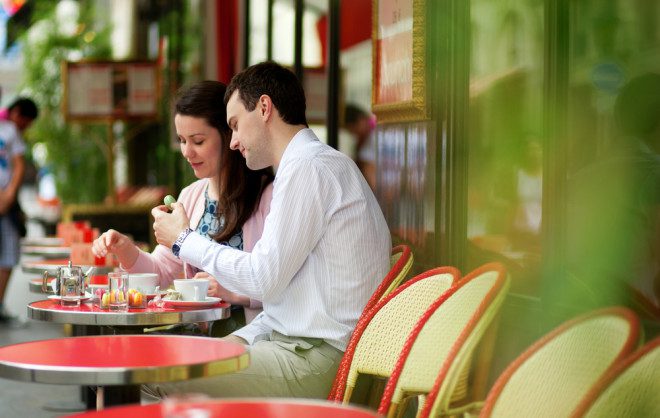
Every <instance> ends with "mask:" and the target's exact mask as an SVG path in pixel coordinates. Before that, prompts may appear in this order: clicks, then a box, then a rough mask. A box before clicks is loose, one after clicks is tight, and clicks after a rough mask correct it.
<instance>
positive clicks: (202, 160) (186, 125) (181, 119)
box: [174, 114, 222, 179]
mask: <svg viewBox="0 0 660 418" xmlns="http://www.w3.org/2000/svg"><path fill="white" fill-rule="evenodd" d="M174 126H175V127H176V134H177V137H178V138H179V146H180V147H181V154H182V155H183V157H184V158H185V159H186V161H188V163H189V164H190V166H191V167H192V169H193V171H194V172H195V177H197V178H198V179H202V178H212V177H215V176H217V175H218V173H219V165H220V153H221V152H222V151H221V147H222V139H221V138H220V132H218V130H217V129H215V128H214V127H212V126H211V125H209V124H208V123H207V122H206V120H204V119H202V118H196V117H193V116H184V115H179V114H177V115H176V116H174Z"/></svg>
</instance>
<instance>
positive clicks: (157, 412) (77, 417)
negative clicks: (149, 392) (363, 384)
mask: <svg viewBox="0 0 660 418" xmlns="http://www.w3.org/2000/svg"><path fill="white" fill-rule="evenodd" d="M173 407H175V408H176V411H177V412H179V411H180V412H181V414H180V415H174V414H173V416H182V417H183V416H190V417H192V416H201V417H205V418H244V417H258V418H291V417H295V418H379V417H382V415H379V414H378V413H376V412H374V411H371V410H368V409H364V408H358V407H355V406H350V405H342V404H338V403H332V402H327V401H312V400H301V399H223V400H212V401H211V400H209V401H205V402H194V403H179V404H177V405H175V406H174V405H173ZM167 408H168V405H167V401H164V402H162V403H160V404H151V405H130V406H122V407H117V408H109V409H105V410H103V411H96V412H94V411H90V412H87V413H82V414H74V415H68V417H69V418H125V417H141V418H161V417H165V416H167V415H166V414H165V411H166V410H167ZM184 411H187V412H188V413H187V414H186V413H185V412H184Z"/></svg>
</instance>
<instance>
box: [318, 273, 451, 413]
mask: <svg viewBox="0 0 660 418" xmlns="http://www.w3.org/2000/svg"><path fill="white" fill-rule="evenodd" d="M439 274H449V275H452V276H454V280H453V282H452V287H453V286H454V285H455V284H456V283H457V281H458V280H459V278H460V272H459V271H458V270H457V269H456V268H454V267H437V268H434V269H431V270H428V271H425V272H424V273H421V274H419V275H417V276H415V277H413V278H412V279H410V280H408V281H406V282H405V283H404V284H402V285H401V286H399V287H397V288H396V289H395V290H394V291H393V292H391V293H390V294H388V295H387V296H385V297H383V298H382V299H380V300H379V301H378V302H377V303H376V305H375V306H374V307H373V308H372V309H370V310H369V311H365V312H364V313H363V314H362V316H361V317H360V320H359V321H358V323H357V325H356V326H355V330H354V331H353V334H352V335H351V339H350V340H349V342H348V346H347V347H346V351H345V352H344V356H343V357H342V359H341V362H340V364H339V368H338V371H337V376H336V377H335V381H334V382H333V385H332V391H331V393H330V395H329V396H328V400H331V401H337V402H343V401H344V395H345V391H346V383H347V379H348V373H349V370H350V367H351V364H352V362H353V357H354V354H355V350H356V348H357V345H358V343H359V342H360V338H361V337H362V334H363V333H364V331H365V330H366V328H367V326H368V325H369V323H370V322H371V320H372V319H373V318H374V316H375V315H376V314H377V313H378V312H379V311H380V310H381V309H382V308H383V306H385V305H386V304H387V303H388V302H389V301H390V300H391V299H393V298H395V297H396V296H397V295H398V294H399V293H401V292H403V291H405V290H406V289H407V288H408V287H410V286H412V285H414V284H415V283H417V282H419V281H421V280H424V279H426V278H428V277H432V276H436V275H439ZM450 289H451V287H450Z"/></svg>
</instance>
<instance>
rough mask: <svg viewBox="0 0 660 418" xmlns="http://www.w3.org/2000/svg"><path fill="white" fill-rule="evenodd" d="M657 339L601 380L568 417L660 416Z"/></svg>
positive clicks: (659, 373)
mask: <svg viewBox="0 0 660 418" xmlns="http://www.w3.org/2000/svg"><path fill="white" fill-rule="evenodd" d="M659 399H660V337H658V338H656V339H654V340H652V341H651V342H649V343H647V344H646V345H644V346H643V347H642V348H641V349H639V350H638V351H636V352H635V353H633V354H632V355H631V356H629V357H628V358H626V359H625V360H624V361H623V362H621V363H620V364H619V365H617V367H616V368H615V369H614V370H613V371H612V372H611V373H608V375H607V376H605V377H604V378H603V379H601V380H600V381H599V382H598V383H597V384H596V385H595V386H594V387H593V388H592V389H591V390H590V391H589V393H588V394H587V396H585V398H584V399H583V400H582V402H580V405H578V407H577V409H576V410H575V412H573V415H572V416H571V418H609V417H660V400H659Z"/></svg>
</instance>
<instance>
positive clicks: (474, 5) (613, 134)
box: [0, 0, 660, 390]
mask: <svg viewBox="0 0 660 418" xmlns="http://www.w3.org/2000/svg"><path fill="white" fill-rule="evenodd" d="M1 4H2V8H1V9H0V87H1V88H2V104H3V105H7V104H8V103H10V102H11V101H12V100H13V99H14V98H15V97H16V96H18V95H23V96H28V97H31V98H32V99H34V100H35V101H36V102H37V103H38V105H39V107H40V111H41V112H40V116H39V118H38V119H37V120H36V122H35V124H34V125H33V126H32V127H31V128H30V130H29V131H27V132H26V135H25V136H26V140H27V142H28V144H29V147H28V148H29V151H28V159H29V160H30V161H31V164H32V166H33V170H32V175H31V176H28V178H27V179H26V182H25V185H24V188H23V191H22V200H23V201H24V205H23V206H24V207H25V208H26V212H28V216H29V220H30V222H29V224H28V226H29V230H28V234H29V235H30V234H34V235H36V234H46V235H47V234H49V233H50V234H52V233H53V232H54V226H55V224H56V223H57V222H58V221H63V220H64V221H71V220H79V219H85V220H88V221H90V222H91V223H92V226H95V227H97V228H100V229H101V230H104V229H107V228H109V227H113V228H116V229H119V230H122V231H126V232H130V233H131V234H133V235H134V237H135V238H136V239H138V240H141V241H144V242H147V243H151V244H152V245H153V238H152V237H151V220H150V219H149V210H150V209H151V207H153V206H154V205H156V204H158V203H159V202H160V201H161V199H162V196H164V195H165V194H167V193H172V194H175V195H176V194H178V192H179V191H180V190H181V188H182V187H184V186H185V185H187V184H189V183H190V182H191V181H192V180H193V179H194V176H193V174H192V171H191V170H190V168H189V167H188V166H187V164H186V162H185V161H184V160H183V159H181V158H179V150H178V145H177V143H176V141H175V136H174V135H173V133H172V124H171V117H170V114H169V113H170V107H169V106H170V99H171V97H172V96H173V94H174V92H176V90H177V89H178V88H179V87H181V86H182V85H185V84H186V83H188V82H192V81H196V80H202V79H216V80H220V81H223V82H225V83H227V82H228V81H229V80H230V79H231V76H232V75H233V74H235V73H236V72H238V71H239V70H240V69H242V68H245V67H246V66H248V65H251V64H254V63H257V62H260V61H263V60H266V59H272V60H275V61H278V62H280V63H282V64H285V65H288V66H291V68H292V70H294V72H296V74H297V75H298V76H299V77H300V78H301V79H302V80H303V83H304V85H305V88H306V92H307V100H308V120H309V121H310V124H311V125H312V126H311V127H312V128H313V129H314V130H315V131H316V132H317V134H318V135H319V137H321V138H322V139H323V140H324V141H327V142H328V143H329V144H330V145H332V146H335V147H339V148H340V149H341V150H342V151H344V152H346V153H347V154H349V155H351V156H352V157H353V158H355V159H356V161H357V162H358V164H359V165H360V167H361V168H362V169H363V172H364V173H365V176H366V177H367V178H368V179H369V180H370V184H371V185H372V186H373V188H374V190H375V192H376V195H377V198H378V199H379V202H380V204H381V207H382V209H383V212H384V214H385V216H386V219H387V221H388V224H389V227H390V230H391V232H392V236H393V241H394V242H395V243H397V242H402V243H406V244H409V245H411V246H412V248H413V252H414V253H415V259H416V262H417V263H416V265H415V269H416V271H417V272H421V271H423V270H426V269H428V268H431V267H435V266H438V265H454V266H457V267H458V268H460V269H461V271H463V272H465V273H467V272H469V271H470V270H472V269H474V268H476V267H477V266H479V265H481V264H483V263H485V262H489V261H494V260H497V261H501V262H503V263H504V264H505V265H506V266H507V268H508V270H509V272H510V273H511V275H512V278H513V285H512V292H511V295H510V296H509V297H508V300H507V302H506V305H505V308H504V309H503V312H502V318H501V321H500V323H499V334H500V338H498V339H497V342H495V343H493V344H494V345H493V346H492V347H490V348H489V350H490V352H491V356H492V363H493V366H492V371H491V373H490V376H497V375H498V374H499V371H501V369H502V368H503V367H504V366H505V365H506V364H508V363H509V361H510V360H511V359H512V358H513V357H514V356H515V355H516V354H517V353H519V352H520V351H521V350H522V348H524V347H526V346H528V345H529V344H530V343H531V342H532V341H534V340H535V339H536V338H537V337H538V336H540V335H542V334H544V333H545V332H547V331H548V330H549V329H550V327H552V326H554V325H556V324H558V323H559V322H561V321H563V320H565V319H566V318H568V317H571V316H573V315H575V314H577V313H579V312H582V311H586V310H590V309H593V308H595V307H599V306H608V305H627V306H631V307H633V309H635V310H636V311H637V312H638V313H639V314H640V315H641V316H642V318H643V319H644V323H645V327H646V329H647V333H649V334H650V335H654V334H657V333H658V329H659V327H658V319H659V318H660V299H659V298H660V284H659V283H660V227H659V225H660V212H659V211H658V208H659V203H660V197H659V194H660V180H659V179H660V157H659V156H658V155H659V152H660V134H659V132H660V128H659V127H658V123H657V121H658V120H659V119H660V115H659V114H658V109H659V108H660V105H659V104H658V97H660V92H659V91H658V90H657V83H655V84H654V82H653V81H652V80H650V81H649V84H645V85H643V86H642V87H641V88H637V90H635V91H633V92H632V93H630V95H629V96H630V97H627V98H626V100H623V99H620V103H622V104H620V105H619V106H617V105H616V104H617V103H618V101H617V99H618V98H620V97H621V96H622V91H624V87H625V86H627V85H628V83H629V82H630V81H631V80H634V79H636V78H637V77H639V76H642V75H644V74H648V73H655V74H658V73H660V2H658V1H656V0H573V1H569V0H506V1H497V2H493V1H488V0H469V1H466V0H433V1H431V0H427V1H419V0H399V1H394V0H374V1H371V0H351V1H339V0H304V1H303V0H218V1H202V0H169V1H168V0H95V1H91V0H79V1H75V0H61V1H49V0H39V1H30V0H13V1H11V0H3V1H2V2H1ZM81 62H82V63H84V62H100V63H104V64H108V63H113V65H114V64H120V65H119V67H120V69H119V70H117V66H113V67H112V68H113V69H112V72H111V75H112V77H114V78H113V80H112V91H113V93H115V94H116V95H117V96H118V97H123V96H121V94H122V93H121V92H120V90H121V89H125V83H126V77H127V74H129V73H130V71H132V70H128V72H122V71H125V70H122V68H125V67H122V65H123V64H125V63H135V64H136V65H138V64H139V65H143V64H144V65H147V66H148V67H149V68H151V69H153V71H154V72H153V73H150V74H152V75H153V77H152V76H151V75H149V77H152V78H149V80H150V81H152V82H153V87H152V88H151V89H150V90H149V91H148V94H150V95H151V96H149V97H151V98H152V99H153V100H152V102H150V103H151V104H150V106H151V107H150V108H149V109H148V111H146V112H142V113H140V112H133V111H132V110H131V105H130V101H131V100H132V97H133V96H130V94H129V97H128V100H129V105H127V106H128V107H121V106H125V104H122V103H120V101H119V100H118V97H115V98H114V100H113V101H112V103H113V104H114V105H116V106H119V107H120V110H119V111H117V109H116V108H113V110H112V111H109V112H106V113H103V112H100V113H94V112H91V114H85V112H86V108H85V107H83V109H82V114H80V113H78V114H76V113H75V112H73V111H72V109H73V108H72V104H73V105H75V104H76V103H84V102H78V101H82V100H89V98H85V97H84V96H85V94H86V92H87V93H88V94H89V95H90V97H92V98H93V97H95V96H94V94H91V93H89V92H88V89H86V87H85V84H84V83H83V85H82V88H81V87H80V85H78V89H79V90H75V94H72V92H74V89H73V88H72V85H71V84H67V81H66V80H69V76H71V75H72V74H74V69H75V68H77V67H76V65H77V63H81ZM131 74H132V73H131ZM87 82H88V83H90V86H91V85H93V83H92V82H91V81H89V80H87ZM90 88H91V87H90ZM129 89H130V88H129ZM122 91H123V90H122ZM150 100H151V99H150ZM219 105H222V104H219ZM74 107H75V106H74ZM349 109H351V110H349ZM355 109H357V110H358V111H356V110H355ZM645 118H646V119H645ZM626 121H627V122H626ZM649 121H650V122H649ZM653 121H655V122H653ZM477 390H478V389H477Z"/></svg>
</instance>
